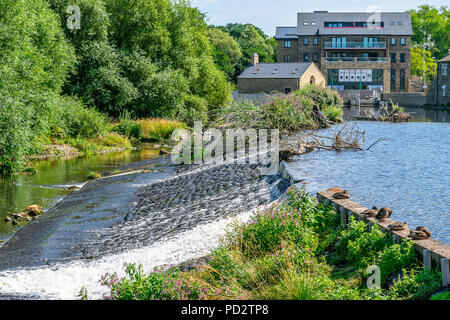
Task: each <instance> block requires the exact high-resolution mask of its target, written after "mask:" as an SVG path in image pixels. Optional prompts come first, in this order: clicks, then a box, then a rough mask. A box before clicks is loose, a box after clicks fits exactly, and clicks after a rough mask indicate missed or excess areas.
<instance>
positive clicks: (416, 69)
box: [411, 47, 437, 81]
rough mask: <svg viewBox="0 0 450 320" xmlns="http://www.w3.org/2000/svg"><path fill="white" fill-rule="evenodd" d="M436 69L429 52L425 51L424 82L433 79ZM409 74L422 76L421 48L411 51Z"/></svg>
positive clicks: (434, 61)
mask: <svg viewBox="0 0 450 320" xmlns="http://www.w3.org/2000/svg"><path fill="white" fill-rule="evenodd" d="M436 68H437V63H436V60H434V59H433V58H432V56H431V52H430V51H427V50H425V81H427V80H432V79H434V77H435V76H436ZM411 74H413V75H416V76H423V48H420V47H416V48H412V49H411Z"/></svg>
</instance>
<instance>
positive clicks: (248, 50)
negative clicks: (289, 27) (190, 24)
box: [214, 23, 277, 81]
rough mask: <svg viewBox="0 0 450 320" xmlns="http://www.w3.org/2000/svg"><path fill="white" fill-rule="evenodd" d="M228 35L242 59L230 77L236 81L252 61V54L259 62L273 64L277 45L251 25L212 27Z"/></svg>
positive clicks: (236, 24) (233, 24)
mask: <svg viewBox="0 0 450 320" xmlns="http://www.w3.org/2000/svg"><path fill="white" fill-rule="evenodd" d="M214 28H216V29H219V30H221V31H223V32H226V33H228V34H229V35H230V36H231V37H232V38H233V39H234V40H235V41H236V42H237V43H238V44H239V47H240V48H241V52H242V57H241V58H240V60H239V63H237V65H236V66H235V73H234V75H233V77H232V80H233V81H236V78H237V76H238V75H239V74H240V73H241V72H242V71H244V69H246V68H247V67H248V66H249V65H250V63H251V60H252V57H253V54H254V53H257V54H258V55H259V60H260V62H266V63H270V62H275V61H276V55H277V52H276V48H277V43H276V41H275V39H273V38H269V37H268V36H267V35H266V34H264V32H263V31H262V30H261V29H260V28H258V27H255V26H254V25H252V24H240V23H229V24H227V25H226V26H217V27H214Z"/></svg>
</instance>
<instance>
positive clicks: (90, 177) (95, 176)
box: [86, 172, 102, 180]
mask: <svg viewBox="0 0 450 320" xmlns="http://www.w3.org/2000/svg"><path fill="white" fill-rule="evenodd" d="M101 177H102V175H101V174H100V173H98V172H89V173H88V175H87V177H86V178H87V179H88V180H94V179H98V178H101Z"/></svg>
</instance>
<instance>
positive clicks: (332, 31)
mask: <svg viewBox="0 0 450 320" xmlns="http://www.w3.org/2000/svg"><path fill="white" fill-rule="evenodd" d="M371 15H372V13H367V12H299V13H298V14H297V34H298V35H300V36H302V35H306V36H312V35H405V36H411V35H412V26H411V17H410V15H409V13H405V12H381V13H380V20H381V21H383V22H384V28H351V27H350V28H325V26H324V23H325V22H366V21H367V20H368V18H369V17H370V16H371ZM305 22H307V23H308V25H304V23H305ZM313 23H314V24H315V25H313Z"/></svg>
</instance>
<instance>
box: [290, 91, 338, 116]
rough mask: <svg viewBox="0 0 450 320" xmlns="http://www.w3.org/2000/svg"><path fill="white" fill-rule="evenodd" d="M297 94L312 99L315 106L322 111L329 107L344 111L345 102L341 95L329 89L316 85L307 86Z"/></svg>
mask: <svg viewBox="0 0 450 320" xmlns="http://www.w3.org/2000/svg"><path fill="white" fill-rule="evenodd" d="M296 94H298V95H300V96H303V97H305V98H307V99H311V100H312V102H313V104H314V105H317V106H318V107H319V108H320V110H326V109H327V108H329V107H336V108H340V109H342V105H343V101H342V98H341V97H340V96H339V94H338V93H337V92H336V91H334V90H331V89H329V88H321V87H319V86H315V85H307V86H305V87H303V88H301V89H300V90H298V91H297V92H296Z"/></svg>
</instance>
